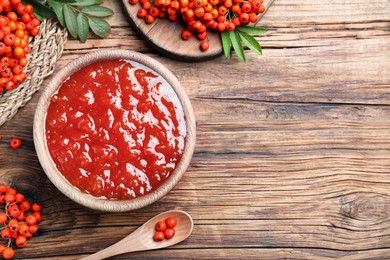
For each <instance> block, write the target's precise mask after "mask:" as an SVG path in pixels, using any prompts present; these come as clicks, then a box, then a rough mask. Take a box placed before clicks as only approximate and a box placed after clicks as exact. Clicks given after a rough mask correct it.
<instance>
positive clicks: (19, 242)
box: [15, 236, 27, 248]
mask: <svg viewBox="0 0 390 260" xmlns="http://www.w3.org/2000/svg"><path fill="white" fill-rule="evenodd" d="M15 243H16V246H17V247H19V248H22V247H25V246H26V245H27V239H26V237H25V236H18V237H16V240H15Z"/></svg>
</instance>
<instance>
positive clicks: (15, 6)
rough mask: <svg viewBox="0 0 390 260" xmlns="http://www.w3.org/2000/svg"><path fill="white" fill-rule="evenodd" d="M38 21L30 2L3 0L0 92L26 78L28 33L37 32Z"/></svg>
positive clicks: (1, 12)
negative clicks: (25, 3)
mask: <svg viewBox="0 0 390 260" xmlns="http://www.w3.org/2000/svg"><path fill="white" fill-rule="evenodd" d="M39 24H40V21H39V20H38V19H37V18H36V17H35V15H34V8H33V6H32V5H31V4H27V5H24V4H22V2H21V0H0V57H1V59H0V76H1V77H0V93H1V92H3V91H4V90H12V89H15V88H17V87H18V86H19V85H20V84H21V83H22V82H23V81H25V80H26V78H27V75H26V73H25V72H24V71H23V70H24V67H25V66H26V65H27V59H26V55H27V54H29V53H30V46H29V36H36V35H38V33H39V29H38V26H39Z"/></svg>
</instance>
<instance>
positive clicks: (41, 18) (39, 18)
mask: <svg viewBox="0 0 390 260" xmlns="http://www.w3.org/2000/svg"><path fill="white" fill-rule="evenodd" d="M34 15H35V17H36V18H37V19H38V20H39V21H43V19H44V18H45V17H43V16H40V15H39V14H37V13H36V12H34Z"/></svg>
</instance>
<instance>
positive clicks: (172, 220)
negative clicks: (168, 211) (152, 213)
mask: <svg viewBox="0 0 390 260" xmlns="http://www.w3.org/2000/svg"><path fill="white" fill-rule="evenodd" d="M165 224H166V225H167V227H168V228H174V227H175V226H176V224H177V220H176V218H175V217H168V218H167V219H166V220H165Z"/></svg>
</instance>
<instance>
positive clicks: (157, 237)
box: [153, 231, 165, 241]
mask: <svg viewBox="0 0 390 260" xmlns="http://www.w3.org/2000/svg"><path fill="white" fill-rule="evenodd" d="M153 239H154V241H163V240H164V239H165V235H164V232H161V231H157V232H156V233H154V236H153Z"/></svg>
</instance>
